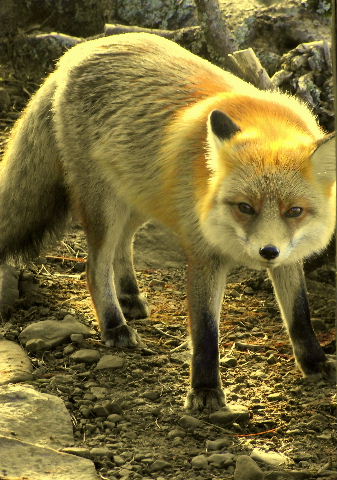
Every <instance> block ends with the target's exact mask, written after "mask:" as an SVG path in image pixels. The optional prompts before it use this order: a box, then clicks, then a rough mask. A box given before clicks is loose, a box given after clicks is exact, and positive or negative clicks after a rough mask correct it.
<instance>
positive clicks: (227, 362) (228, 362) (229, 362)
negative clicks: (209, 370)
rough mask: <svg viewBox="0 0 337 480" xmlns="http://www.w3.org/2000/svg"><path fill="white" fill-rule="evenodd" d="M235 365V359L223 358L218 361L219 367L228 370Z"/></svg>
mask: <svg viewBox="0 0 337 480" xmlns="http://www.w3.org/2000/svg"><path fill="white" fill-rule="evenodd" d="M237 363H238V361H237V359H236V358H235V357H224V358H222V359H221V360H220V365H223V366H224V367H228V368H232V367H236V365H237Z"/></svg>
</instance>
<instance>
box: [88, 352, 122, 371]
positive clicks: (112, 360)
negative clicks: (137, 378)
mask: <svg viewBox="0 0 337 480" xmlns="http://www.w3.org/2000/svg"><path fill="white" fill-rule="evenodd" d="M123 366H124V358H122V357H119V356H118V355H103V356H102V357H101V359H100V360H99V362H98V363H97V365H96V367H95V370H105V369H106V368H113V369H114V368H121V367H123Z"/></svg>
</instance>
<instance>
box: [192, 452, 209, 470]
mask: <svg viewBox="0 0 337 480" xmlns="http://www.w3.org/2000/svg"><path fill="white" fill-rule="evenodd" d="M191 465H192V467H193V468H207V467H208V460H207V457H206V455H197V456H195V457H193V458H192V460H191Z"/></svg>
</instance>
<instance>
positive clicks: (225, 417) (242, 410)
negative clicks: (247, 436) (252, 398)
mask: <svg viewBox="0 0 337 480" xmlns="http://www.w3.org/2000/svg"><path fill="white" fill-rule="evenodd" d="M209 420H210V422H211V423H214V424H215V425H220V426H224V425H232V424H233V423H238V424H239V425H246V424H247V423H248V421H249V411H248V409H247V408H246V407H243V406H241V405H231V406H227V407H224V408H223V409H221V410H217V411H216V412H213V413H211V414H210V416H209Z"/></svg>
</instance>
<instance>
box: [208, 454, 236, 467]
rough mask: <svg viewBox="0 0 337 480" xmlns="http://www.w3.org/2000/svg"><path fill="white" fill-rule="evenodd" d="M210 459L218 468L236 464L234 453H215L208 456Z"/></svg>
mask: <svg viewBox="0 0 337 480" xmlns="http://www.w3.org/2000/svg"><path fill="white" fill-rule="evenodd" d="M208 461H209V463H210V464H211V465H214V466H215V467H218V468H221V467H227V466H229V465H234V455H232V454H231V453H213V454H212V455H210V456H209V457H208Z"/></svg>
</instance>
